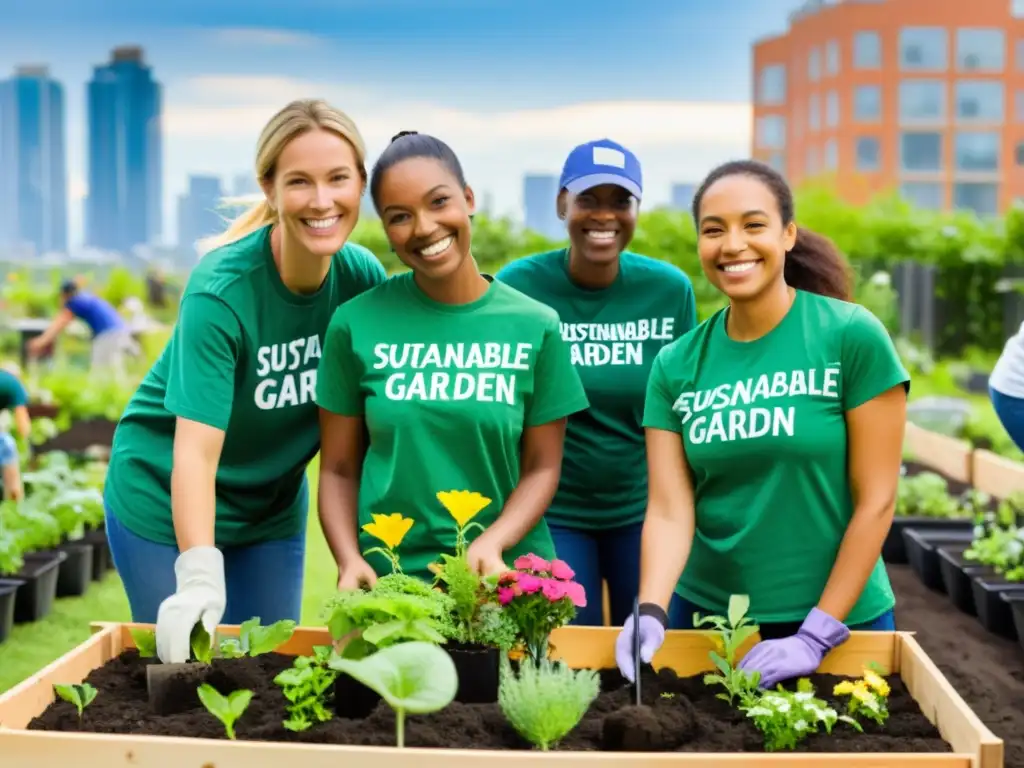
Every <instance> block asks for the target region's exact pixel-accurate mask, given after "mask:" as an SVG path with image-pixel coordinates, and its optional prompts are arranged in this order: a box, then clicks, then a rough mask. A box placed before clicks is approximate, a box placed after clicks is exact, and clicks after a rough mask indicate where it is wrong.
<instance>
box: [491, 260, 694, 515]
mask: <svg viewBox="0 0 1024 768" xmlns="http://www.w3.org/2000/svg"><path fill="white" fill-rule="evenodd" d="M497 277H498V279H499V280H501V281H503V282H505V283H507V284H509V285H511V286H512V287H513V288H516V289H518V290H520V291H522V292H523V293H525V294H527V295H528V296H532V297H533V298H535V299H537V300H538V301H541V302H543V303H544V304H547V305H548V306H549V307H551V308H552V309H554V310H555V311H556V312H558V315H559V317H560V319H561V332H562V339H563V340H564V341H565V342H566V343H567V344H568V345H569V350H570V359H571V360H572V363H573V365H574V366H575V367H576V370H577V372H578V373H579V375H580V379H581V380H582V381H583V387H584V389H585V390H586V393H587V399H588V400H589V401H590V407H589V408H588V409H587V410H585V411H580V412H579V413H575V414H573V415H572V416H571V417H570V418H569V424H568V428H567V430H566V435H565V459H564V460H563V462H562V478H561V481H560V483H559V486H558V493H557V494H556V496H555V498H554V501H553V502H552V504H551V507H550V509H549V510H548V513H547V515H546V517H547V520H548V521H549V522H551V523H556V524H559V525H567V526H570V527H573V528H582V529H590V530H593V529H598V528H609V527H615V526H623V525H630V524H633V523H639V522H641V521H642V520H643V518H644V511H645V510H646V507H647V459H646V455H645V450H644V430H643V410H644V396H645V394H646V392H647V379H648V376H649V375H650V371H651V365H652V364H653V362H654V358H655V356H656V355H657V354H658V352H659V351H660V350H661V348H662V347H664V346H665V345H666V344H669V343H671V342H672V341H674V340H675V339H677V338H679V337H680V336H682V335H683V334H684V333H686V332H687V331H689V330H691V329H692V328H693V327H694V326H695V325H696V324H697V304H696V301H695V300H694V296H693V285H692V284H691V282H690V279H689V278H688V277H687V276H686V274H685V273H684V272H683V271H682V270H680V269H679V268H677V267H675V266H673V265H671V264H668V263H667V262H664V261H658V260H657V259H651V258H648V257H646V256H641V255H639V254H636V253H631V252H629V251H626V252H624V253H623V254H622V256H621V257H620V260H619V274H618V277H617V278H616V280H615V282H614V283H613V284H612V285H610V286H609V287H608V288H604V289H598V290H592V289H588V288H584V287H581V286H579V285H577V284H576V283H574V282H573V281H572V280H571V279H570V277H569V271H568V250H567V249H565V248H561V249H559V250H556V251H549V252H548V253H542V254H539V255H536V256H529V257H527V258H523V259H517V260H516V261H513V262H512V263H511V264H509V265H508V266H506V267H505V268H504V269H502V270H501V271H500V272H499V273H498V275H497Z"/></svg>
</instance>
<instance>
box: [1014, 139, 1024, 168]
mask: <svg viewBox="0 0 1024 768" xmlns="http://www.w3.org/2000/svg"><path fill="white" fill-rule="evenodd" d="M1013 154H1014V160H1015V161H1016V163H1017V165H1018V166H1024V141H1021V142H1018V144H1017V147H1016V149H1015V150H1014V153H1013Z"/></svg>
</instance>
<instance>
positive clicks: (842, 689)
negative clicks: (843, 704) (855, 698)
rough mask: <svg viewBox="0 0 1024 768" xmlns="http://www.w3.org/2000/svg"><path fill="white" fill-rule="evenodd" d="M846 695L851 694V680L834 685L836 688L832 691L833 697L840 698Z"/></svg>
mask: <svg viewBox="0 0 1024 768" xmlns="http://www.w3.org/2000/svg"><path fill="white" fill-rule="evenodd" d="M847 693H853V681H852V680H843V682H841V683H836V687H835V688H833V689H832V695H833V696H842V695H844V694H847Z"/></svg>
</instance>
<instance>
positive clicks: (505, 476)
mask: <svg viewBox="0 0 1024 768" xmlns="http://www.w3.org/2000/svg"><path fill="white" fill-rule="evenodd" d="M317 402H318V403H319V404H320V406H321V407H322V408H325V409H326V410H329V411H332V412H334V413H338V414H342V415H346V416H362V417H363V418H364V419H365V423H366V428H367V432H368V437H369V444H368V447H367V451H366V457H365V460H364V463H363V472H362V478H361V480H360V486H359V527H360V531H359V548H360V551H362V552H364V553H365V552H366V551H367V550H368V549H370V548H372V547H376V546H381V542H380V541H379V540H378V539H377V538H375V537H373V536H371V535H370V534H369V533H367V531H365V530H364V529H363V526H365V525H367V524H371V523H372V522H373V521H374V519H375V518H374V516H375V515H376V516H387V515H401V516H402V517H403V518H407V519H411V520H412V521H413V522H412V527H411V529H409V531H408V533H407V534H406V536H405V538H404V540H403V541H402V542H401V544H400V545H399V546H398V548H397V550H395V551H396V552H397V553H398V555H399V558H400V562H401V567H402V570H403V571H405V572H406V573H408V574H411V575H414V576H419V577H421V578H424V579H429V578H432V576H431V574H430V573H429V571H428V570H427V566H428V564H429V563H432V562H435V561H437V560H438V559H439V555H440V554H441V553H442V552H452V551H453V550H454V547H455V542H456V530H457V526H456V522H455V519H454V517H453V515H451V514H449V511H447V510H446V508H445V506H444V505H443V504H442V501H441V499H440V498H439V497H438V494H439V493H440V494H447V493H448V492H451V491H455V492H459V491H462V492H464V494H458V493H456V494H455V496H456V497H459V496H463V495H465V496H467V497H468V496H469V494H474V493H475V494H480V495H481V496H482V497H483V498H484V499H489V500H490V503H488V504H486V506H484V507H483V509H482V510H481V511H480V512H479V513H478V514H477V515H476V517H475V518H473V522H475V523H479V524H481V525H482V526H483V527H484V528H486V527H487V526H489V525H490V524H491V523H492V522H493V521H494V520H495V519H496V518H497V517H498V516H499V515H500V514H501V512H502V509H503V508H504V505H505V502H506V500H507V499H508V497H509V495H510V494H511V493H512V491H513V490H515V488H516V485H517V484H518V483H519V474H520V451H521V444H520V441H521V438H522V436H523V432H524V431H525V429H526V428H527V427H532V426H539V425H541V424H547V423H549V422H552V421H556V420H558V419H562V418H564V417H566V416H569V415H570V414H572V413H574V412H576V411H579V410H582V409H584V408H586V407H587V398H586V395H585V394H584V392H583V387H582V385H581V384H580V380H579V376H578V375H577V374H576V371H575V370H574V369H573V366H572V364H571V363H570V362H569V351H568V349H567V348H566V346H565V344H564V343H563V342H562V339H561V337H560V336H559V333H558V316H557V315H556V314H555V312H554V311H553V310H551V309H549V308H548V307H545V306H544V305H543V304H541V303H539V302H537V301H534V300H533V299H531V298H529V297H528V296H525V295H524V294H522V293H520V292H519V291H516V290H515V289H513V288H510V287H509V286H507V285H505V284H504V283H501V282H499V281H496V280H493V281H492V282H491V285H490V287H489V288H488V290H487V292H486V293H485V294H484V295H483V296H482V297H481V298H479V299H477V300H476V301H474V302H472V303H469V304H463V305H449V304H441V303H438V302H435V301H433V300H431V299H430V298H429V297H428V296H427V295H426V294H424V293H423V291H422V290H420V288H419V287H418V286H417V285H416V283H415V281H414V279H413V274H412V273H411V272H407V273H405V274H402V275H398V276H396V277H393V278H391V279H390V280H389V281H388V282H387V283H385V284H384V285H382V286H380V287H379V288H375V289H374V290H372V291H369V292H367V293H366V294H364V295H362V296H360V297H359V298H357V299H355V300H354V301H350V302H349V303H348V304H345V305H344V306H343V307H341V308H340V309H339V310H338V311H337V312H336V313H335V315H334V318H333V319H332V320H331V325H330V328H328V330H327V339H326V341H325V343H324V355H323V358H322V359H321V360H320V374H319V376H318V377H317ZM442 498H445V499H447V498H449V497H448V496H446V495H445V496H442ZM470 503H471V501H470ZM481 503H483V502H481ZM449 504H451V502H449ZM466 514H468V512H467V513H466ZM378 530H379V529H378ZM478 534H479V529H473V530H472V531H470V532H469V536H468V539H469V540H472V539H473V538H475V537H476V535H478ZM528 552H534V553H536V554H538V555H540V556H541V557H551V556H553V554H554V545H553V542H552V540H551V533H550V531H549V530H548V527H547V523H546V522H545V521H544V520H543V519H541V521H540V522H538V523H537V525H535V526H534V527H533V529H531V531H530V532H529V533H527V535H526V536H525V537H524V538H523V540H522V541H521V542H519V544H518V545H517V546H515V547H513V548H512V549H510V550H508V551H507V552H506V553H505V555H506V557H508V558H515V557H518V556H519V555H521V554H526V553H528ZM367 560H368V562H369V563H370V564H371V565H372V566H373V567H374V569H375V570H376V571H377V572H378V573H387V572H390V569H391V565H390V563H389V562H388V561H387V560H386V559H385V558H384V557H382V556H380V555H378V554H376V553H371V554H370V555H368V556H367ZM507 562H509V564H510V565H511V561H507Z"/></svg>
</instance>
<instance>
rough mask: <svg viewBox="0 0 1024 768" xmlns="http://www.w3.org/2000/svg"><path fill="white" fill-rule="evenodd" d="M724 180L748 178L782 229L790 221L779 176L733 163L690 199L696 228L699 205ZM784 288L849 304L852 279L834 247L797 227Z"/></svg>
mask: <svg viewBox="0 0 1024 768" xmlns="http://www.w3.org/2000/svg"><path fill="white" fill-rule="evenodd" d="M728 176H750V177H752V178H755V179H757V180H758V181H760V182H761V183H762V184H764V185H765V186H766V187H767V188H768V189H769V191H770V192H771V193H772V196H773V197H774V198H775V202H776V204H777V205H778V208H779V216H780V217H781V218H782V225H783V226H784V227H785V226H788V225H789V223H790V222H791V221H793V220H794V215H795V212H796V211H795V205H794V203H793V192H792V190H791V189H790V188H789V185H788V184H787V183H786V180H785V179H783V178H782V174H780V173H779V172H778V171H776V170H775V169H774V168H772V167H771V166H769V165H765V164H764V163H760V162H758V161H756V160H734V161H732V162H729V163H724V164H723V165H720V166H718V167H717V168H715V169H714V170H713V171H711V173H709V174H708V176H707V178H705V179H704V181H703V182H702V183H701V185H700V187H699V188H698V189H697V192H696V194H695V195H694V196H693V220H694V223H695V224H696V225H697V226H698V227H699V226H700V205H701V201H702V200H703V199H704V194H705V193H706V192H707V191H708V189H709V188H710V187H711V185H712V184H714V183H715V182H716V181H719V180H720V179H724V178H726V177H728ZM783 276H784V277H785V280H786V284H787V285H789V286H792V287H793V288H796V289H798V290H801V291H807V292H808V293H816V294H818V295H820V296H829V297H831V298H834V299H842V300H843V301H852V300H853V277H852V272H851V270H850V265H849V263H848V262H847V261H846V258H845V257H844V256H843V255H842V254H841V253H840V252H839V249H838V248H836V246H835V244H834V243H833V242H832V241H831V240H830V239H829V238H827V237H825V236H824V235H820V234H818V233H817V232H813V231H811V230H809V229H804V228H803V227H801V226H799V225H798V226H797V230H796V243H795V244H794V245H793V248H792V249H791V250H790V251H788V252H787V253H786V266H785V269H784V271H783Z"/></svg>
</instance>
